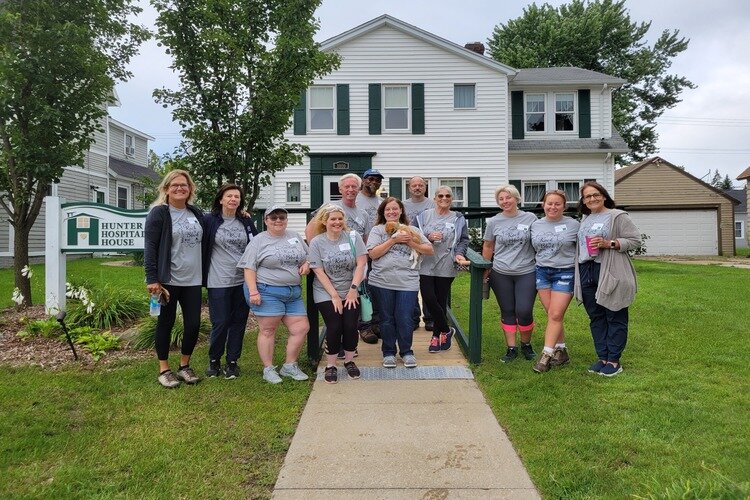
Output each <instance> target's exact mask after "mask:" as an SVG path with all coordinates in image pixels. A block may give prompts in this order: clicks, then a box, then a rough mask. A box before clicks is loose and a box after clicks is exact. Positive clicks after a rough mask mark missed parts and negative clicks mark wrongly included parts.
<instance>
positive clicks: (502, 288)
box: [482, 184, 537, 363]
mask: <svg viewBox="0 0 750 500" xmlns="http://www.w3.org/2000/svg"><path fill="white" fill-rule="evenodd" d="M495 201H496V202H497V204H498V206H499V207H500V208H501V209H502V212H500V213H499V214H497V215H495V216H494V217H492V218H491V219H489V220H488V221H487V228H486V229H485V232H484V244H483V245H482V256H483V257H484V258H485V259H487V260H491V261H492V269H491V270H488V271H487V272H486V273H485V279H487V278H489V281H490V287H491V288H492V291H493V292H494V293H495V298H496V299H497V304H498V306H499V307H500V326H501V328H502V329H503V332H504V333H505V341H506V343H507V345H508V350H507V351H506V353H505V355H504V356H503V357H502V358H501V361H502V362H503V363H510V362H511V361H513V360H514V359H516V358H517V357H518V348H517V347H516V330H518V331H519V332H520V336H521V354H523V357H524V358H526V359H527V360H529V361H531V360H532V359H534V358H535V357H536V353H535V352H534V349H533V348H532V347H531V332H532V330H533V329H534V314H533V311H534V299H535V298H536V273H535V264H534V248H533V247H532V246H531V230H530V229H531V224H532V223H533V222H534V221H536V220H537V217H536V215H534V214H532V213H529V212H524V211H522V210H519V209H518V205H519V204H520V203H521V195H520V193H519V192H518V189H516V188H515V187H514V186H512V185H510V184H506V185H504V186H500V187H498V188H497V189H495Z"/></svg>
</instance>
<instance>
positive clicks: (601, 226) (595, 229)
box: [591, 222, 604, 231]
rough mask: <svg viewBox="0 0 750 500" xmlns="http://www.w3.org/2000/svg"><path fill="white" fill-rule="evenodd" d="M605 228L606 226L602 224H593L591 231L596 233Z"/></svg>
mask: <svg viewBox="0 0 750 500" xmlns="http://www.w3.org/2000/svg"><path fill="white" fill-rule="evenodd" d="M603 227H604V224H602V223H601V222H597V223H596V224H592V226H591V229H593V230H594V231H599V230H600V229H601V228H603Z"/></svg>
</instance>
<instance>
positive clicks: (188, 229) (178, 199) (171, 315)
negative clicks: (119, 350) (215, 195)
mask: <svg viewBox="0 0 750 500" xmlns="http://www.w3.org/2000/svg"><path fill="white" fill-rule="evenodd" d="M158 190H159V194H158V196H157V198H156V201H154V203H152V204H151V210H149V213H148V216H147V217H146V226H145V230H144V237H145V247H144V252H143V266H144V269H145V271H146V283H148V285H147V288H148V292H149V293H150V294H152V295H153V294H159V295H161V296H162V302H163V303H164V302H166V303H164V304H163V305H162V307H161V313H160V314H159V317H158V319H157V321H156V355H157V357H158V358H159V377H158V379H157V380H158V381H159V383H160V384H161V385H162V386H164V387H166V388H168V389H171V388H174V387H177V386H179V385H180V382H185V383H186V384H197V383H198V381H199V380H200V379H199V378H198V376H197V375H196V374H195V372H194V371H193V369H192V368H191V367H190V356H192V354H193V349H195V344H196V343H197V341H198V328H199V327H200V317H201V284H202V282H203V268H202V265H201V264H202V252H201V241H202V239H203V226H202V224H203V212H202V211H201V210H200V209H199V208H197V207H195V206H193V205H191V204H190V202H191V201H192V200H193V196H194V195H195V184H194V183H193V180H192V179H191V178H190V174H189V173H187V172H186V171H184V170H172V171H170V172H169V173H168V174H167V175H165V176H164V179H162V181H161V183H160V184H159V188H158ZM165 291H166V293H164V292H165ZM167 297H168V299H167ZM178 303H179V304H180V307H181V309H182V319H183V322H184V334H183V337H182V350H181V354H182V356H181V357H180V366H179V368H178V370H177V373H176V374H175V373H172V370H170V368H169V345H170V344H171V342H172V327H173V326H174V322H175V318H176V315H177V304H178Z"/></svg>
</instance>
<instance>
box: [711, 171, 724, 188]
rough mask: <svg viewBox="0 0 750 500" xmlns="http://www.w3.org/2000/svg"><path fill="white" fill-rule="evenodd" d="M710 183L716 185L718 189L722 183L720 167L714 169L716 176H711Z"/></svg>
mask: <svg viewBox="0 0 750 500" xmlns="http://www.w3.org/2000/svg"><path fill="white" fill-rule="evenodd" d="M709 184H711V185H712V186H713V187H715V188H717V189H718V188H719V186H720V185H721V174H720V173H719V169H718V168H717V169H716V170H714V176H713V177H711V182H709Z"/></svg>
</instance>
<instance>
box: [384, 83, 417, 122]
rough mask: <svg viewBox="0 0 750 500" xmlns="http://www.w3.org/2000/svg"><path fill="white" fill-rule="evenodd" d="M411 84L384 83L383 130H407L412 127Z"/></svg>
mask: <svg viewBox="0 0 750 500" xmlns="http://www.w3.org/2000/svg"><path fill="white" fill-rule="evenodd" d="M410 109H411V95H410V92H409V85H383V130H385V131H389V132H406V131H408V130H409V129H410V127H411V113H410V112H409V110H410Z"/></svg>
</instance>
